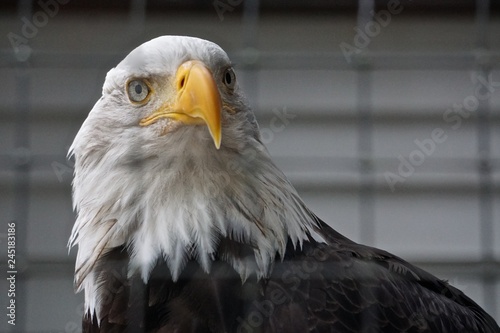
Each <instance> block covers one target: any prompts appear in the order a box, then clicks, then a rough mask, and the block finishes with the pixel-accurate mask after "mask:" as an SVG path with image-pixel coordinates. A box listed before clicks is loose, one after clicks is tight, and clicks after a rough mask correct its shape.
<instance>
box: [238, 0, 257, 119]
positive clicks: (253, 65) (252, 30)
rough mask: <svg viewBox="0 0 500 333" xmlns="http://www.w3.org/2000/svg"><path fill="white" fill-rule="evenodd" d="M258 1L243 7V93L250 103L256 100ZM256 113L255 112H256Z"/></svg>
mask: <svg viewBox="0 0 500 333" xmlns="http://www.w3.org/2000/svg"><path fill="white" fill-rule="evenodd" d="M259 7H260V1H259V0H248V1H245V2H244V7H243V18H242V21H243V35H242V38H243V41H244V43H243V45H244V48H243V50H241V52H242V58H243V61H244V63H243V66H244V68H245V69H246V73H245V74H246V75H245V80H244V82H245V92H246V94H247V97H248V99H249V100H250V101H257V99H258V97H259V96H258V91H259V89H258V82H259V80H258V73H257V71H258V68H257V65H258V61H259V50H257V30H258V24H259V15H260V12H259ZM256 111H257V110H256Z"/></svg>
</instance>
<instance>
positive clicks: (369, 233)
mask: <svg viewBox="0 0 500 333" xmlns="http://www.w3.org/2000/svg"><path fill="white" fill-rule="evenodd" d="M374 7H375V3H374V1H373V0H359V7H358V17H357V25H358V28H359V29H363V28H364V27H365V26H366V24H367V23H368V22H370V21H371V20H372V14H371V13H372V12H373V10H374ZM356 64H357V83H356V85H357V92H356V101H357V113H358V156H359V173H360V187H359V195H358V198H359V203H358V204H359V216H360V238H361V242H363V243H365V244H371V245H373V244H374V241H375V237H374V233H375V229H374V224H375V221H374V193H375V192H374V185H375V184H374V173H373V163H372V157H373V156H372V138H373V118H372V106H371V101H372V98H371V94H372V73H371V70H370V66H369V59H367V57H366V55H365V54H364V53H361V54H360V55H358V57H357V58H356Z"/></svg>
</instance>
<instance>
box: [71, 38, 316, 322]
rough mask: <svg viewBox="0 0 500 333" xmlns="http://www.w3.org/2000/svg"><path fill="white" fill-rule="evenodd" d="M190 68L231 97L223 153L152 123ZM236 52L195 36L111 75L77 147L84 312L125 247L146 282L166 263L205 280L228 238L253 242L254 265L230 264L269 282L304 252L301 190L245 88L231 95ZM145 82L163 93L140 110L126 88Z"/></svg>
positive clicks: (147, 48)
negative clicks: (107, 261) (193, 269)
mask: <svg viewBox="0 0 500 333" xmlns="http://www.w3.org/2000/svg"><path fill="white" fill-rule="evenodd" d="M188 60H199V61H201V62H203V63H204V64H205V65H206V66H207V68H208V69H209V70H210V72H211V73H212V75H213V77H214V79H215V82H217V86H218V90H219V93H220V95H221V99H222V115H221V116H222V144H221V147H220V149H218V150H217V149H216V147H215V145H214V142H213V140H212V138H211V135H210V132H209V130H208V128H207V126H199V125H198V126H191V125H189V126H188V125H185V126H182V125H179V124H178V123H176V122H175V121H173V120H168V119H162V120H161V121H158V122H156V123H154V124H152V125H150V126H147V127H144V126H139V122H140V120H141V119H142V118H144V117H146V116H148V115H150V114H151V113H152V112H153V111H154V110H155V108H158V107H159V105H161V104H162V103H164V102H165V99H168V98H170V97H171V95H172V87H173V86H174V84H175V83H174V82H173V77H174V75H175V73H176V71H177V69H178V68H179V66H180V65H181V64H182V63H184V62H185V61H188ZM230 66H231V64H230V60H229V58H228V56H227V55H226V53H225V52H224V51H223V50H222V49H221V48H220V47H219V46H218V45H216V44H214V43H211V42H208V41H205V40H201V39H197V38H192V37H180V36H163V37H159V38H156V39H153V40H151V41H149V42H147V43H144V44H143V45H141V46H139V47H138V48H136V49H135V50H133V51H132V52H131V53H130V54H129V55H128V56H127V57H126V58H125V59H124V60H123V61H122V62H120V63H119V64H118V66H116V67H115V68H113V69H111V70H110V71H109V73H108V74H107V76H106V81H105V83H104V87H103V92H102V97H101V98H100V99H99V101H98V102H97V103H96V104H95V106H94V108H93V109H92V110H91V111H90V113H89V115H88V118H87V119H86V120H85V122H84V123H83V125H82V127H81V129H80V131H79V132H78V134H77V135H76V138H75V140H74V142H73V144H72V146H71V148H70V154H72V155H74V157H75V175H74V181H73V202H74V207H75V209H76V211H77V213H78V217H77V220H76V222H75V225H74V228H73V231H72V235H71V238H70V243H69V245H70V246H74V245H78V247H79V248H78V255H77V262H76V273H75V281H76V285H77V288H78V290H81V289H82V288H84V289H85V298H86V308H87V309H88V310H90V313H94V311H96V312H97V313H98V311H99V302H100V301H99V295H98V290H97V287H96V281H95V277H94V275H93V268H94V265H95V263H96V261H97V260H98V259H99V258H100V257H101V256H102V255H103V254H105V253H106V252H107V251H108V250H110V249H112V248H114V247H117V246H121V245H125V246H126V247H127V248H128V250H129V253H130V257H131V260H130V265H129V275H131V274H135V273H136V272H137V273H140V274H141V276H142V278H143V279H144V280H145V281H146V280H147V279H148V276H149V274H150V272H151V270H152V268H153V267H154V265H155V264H156V263H157V261H158V260H165V261H166V263H167V265H168V267H169V269H170V271H171V274H172V276H173V278H174V279H176V278H177V277H178V276H179V274H180V272H181V271H182V269H183V267H184V265H185V263H186V262H187V260H190V259H194V260H197V261H198V262H199V264H200V265H201V266H202V267H203V269H204V270H205V271H206V272H209V271H210V265H211V262H212V260H213V258H214V255H215V254H216V252H217V250H218V244H219V240H220V239H221V238H230V239H233V240H235V241H237V242H241V243H244V244H250V245H251V246H252V247H253V248H254V256H253V257H251V258H244V259H241V258H233V257H231V256H225V257H223V258H222V260H226V261H227V262H229V263H230V264H231V265H233V267H234V269H235V270H236V271H238V272H239V274H240V275H241V278H242V280H243V281H244V280H245V279H246V278H247V277H248V276H249V275H250V274H252V273H255V274H256V276H257V278H262V277H266V276H267V275H268V274H269V272H270V271H271V269H272V263H273V261H274V258H275V256H276V254H277V253H278V254H280V255H281V257H283V256H282V255H283V253H284V251H285V248H286V243H287V240H288V238H290V239H291V241H292V242H293V244H294V245H296V244H297V243H299V244H301V243H302V240H303V239H306V238H307V233H309V232H310V231H311V229H312V228H313V226H314V224H315V219H314V215H313V214H311V213H310V212H309V211H308V209H307V208H306V207H305V205H304V204H303V203H302V201H301V200H300V198H299V196H298V194H297V193H296V191H295V189H294V188H293V187H292V185H291V184H290V183H289V182H288V181H287V179H286V177H285V176H284V175H283V173H282V172H281V171H280V170H279V169H278V168H277V167H276V166H275V165H274V163H273V162H272V161H271V159H270V157H269V154H268V152H267V150H266V148H265V147H264V145H263V144H262V142H261V140H260V135H259V131H258V126H257V123H256V121H255V117H254V115H253V113H252V112H251V110H250V109H249V108H248V107H247V106H246V104H245V103H244V99H243V96H242V93H241V91H240V88H239V87H238V85H236V86H234V87H231V89H228V87H226V86H225V85H224V82H223V75H224V74H223V73H224V70H225V69H226V68H228V67H230ZM134 78H146V79H147V80H148V82H150V83H151V86H152V90H153V93H152V95H151V98H150V99H149V101H148V102H147V103H146V104H144V105H136V104H134V103H131V101H130V100H129V98H128V97H127V88H126V85H127V82H129V80H130V79H134Z"/></svg>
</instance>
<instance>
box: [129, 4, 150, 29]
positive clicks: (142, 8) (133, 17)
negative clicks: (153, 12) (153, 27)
mask: <svg viewBox="0 0 500 333" xmlns="http://www.w3.org/2000/svg"><path fill="white" fill-rule="evenodd" d="M146 2H147V0H130V13H129V14H130V23H131V27H133V29H134V30H135V31H136V32H141V33H142V32H143V31H144V25H145V22H146Z"/></svg>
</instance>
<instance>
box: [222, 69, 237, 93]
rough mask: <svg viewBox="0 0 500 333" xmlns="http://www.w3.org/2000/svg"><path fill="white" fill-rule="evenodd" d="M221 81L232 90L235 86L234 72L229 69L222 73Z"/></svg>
mask: <svg viewBox="0 0 500 333" xmlns="http://www.w3.org/2000/svg"><path fill="white" fill-rule="evenodd" d="M222 81H223V82H224V84H225V85H226V87H228V88H229V89H233V88H234V85H235V84H236V74H234V71H233V69H232V68H231V67H230V68H228V69H226V70H225V71H224V76H223V79H222Z"/></svg>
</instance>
